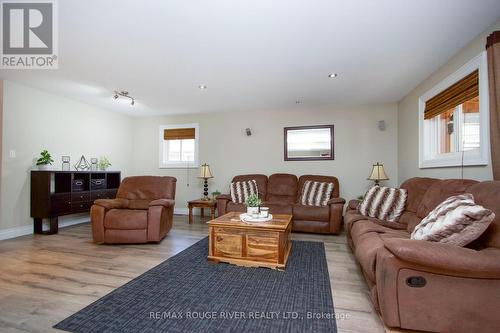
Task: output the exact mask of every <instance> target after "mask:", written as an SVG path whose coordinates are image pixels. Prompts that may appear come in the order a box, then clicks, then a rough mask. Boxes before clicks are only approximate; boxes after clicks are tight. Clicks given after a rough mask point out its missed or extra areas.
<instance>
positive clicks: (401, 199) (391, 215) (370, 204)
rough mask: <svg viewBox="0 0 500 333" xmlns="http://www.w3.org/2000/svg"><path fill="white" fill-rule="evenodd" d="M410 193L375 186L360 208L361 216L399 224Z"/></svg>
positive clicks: (367, 194)
mask: <svg viewBox="0 0 500 333" xmlns="http://www.w3.org/2000/svg"><path fill="white" fill-rule="evenodd" d="M407 196H408V193H407V191H406V190H404V189H399V188H392V187H384V186H373V187H372V188H370V189H369V190H368V192H366V194H365V197H364V199H363V201H362V202H361V203H360V204H359V206H358V212H359V213H360V214H361V215H365V216H369V217H373V218H376V219H379V220H384V221H388V222H397V221H398V220H399V218H400V217H401V215H402V214H403V212H404V210H405V206H406V198H407Z"/></svg>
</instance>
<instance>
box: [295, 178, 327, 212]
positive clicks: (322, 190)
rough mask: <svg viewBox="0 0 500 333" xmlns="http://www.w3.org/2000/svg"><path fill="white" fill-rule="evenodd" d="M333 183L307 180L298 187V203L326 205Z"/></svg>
mask: <svg viewBox="0 0 500 333" xmlns="http://www.w3.org/2000/svg"><path fill="white" fill-rule="evenodd" d="M333 186H334V185H333V183H327V182H317V181H313V180H307V181H305V182H304V185H303V186H302V188H300V196H299V203H300V204H301V205H304V206H319V207H321V206H326V204H327V202H328V200H330V197H331V195H332V192H333Z"/></svg>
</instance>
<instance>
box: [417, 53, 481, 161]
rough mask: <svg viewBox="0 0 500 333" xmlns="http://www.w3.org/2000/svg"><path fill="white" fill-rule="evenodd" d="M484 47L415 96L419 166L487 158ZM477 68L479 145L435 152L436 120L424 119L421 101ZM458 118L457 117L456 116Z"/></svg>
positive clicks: (423, 106) (423, 101)
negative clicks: (465, 148)
mask: <svg viewBox="0 0 500 333" xmlns="http://www.w3.org/2000/svg"><path fill="white" fill-rule="evenodd" d="M487 68H488V67H487V58H486V51H483V52H481V53H480V54H478V55H477V56H475V57H474V58H473V59H471V60H470V61H469V62H467V63H466V64H465V65H463V66H462V67H460V68H459V69H458V70H457V71H456V72H454V73H453V74H451V75H449V76H448V77H447V78H445V79H444V80H442V81H441V82H439V83H438V84H436V85H435V86H434V87H433V88H432V89H430V90H429V91H427V92H426V93H425V94H423V95H422V96H420V97H419V99H418V127H419V139H418V150H419V161H418V162H419V168H420V169H426V168H441V167H456V166H461V165H462V164H463V165H464V166H472V165H488V163H489V160H490V154H489V152H490V138H489V96H488V70H487ZM475 70H478V71H479V131H480V148H479V149H473V150H468V151H463V152H462V151H459V152H453V153H446V154H437V153H436V150H437V145H438V136H437V135H436V133H437V130H436V128H435V126H436V124H435V123H436V122H432V121H430V120H424V110H425V101H428V100H429V99H430V98H432V97H434V96H436V95H437V94H439V93H440V92H442V91H443V90H445V89H447V88H448V87H450V86H451V85H453V84H454V83H456V82H458V81H459V80H461V79H463V78H464V77H465V76H467V75H469V74H470V73H472V72H473V71H475ZM459 121H460V122H461V120H459Z"/></svg>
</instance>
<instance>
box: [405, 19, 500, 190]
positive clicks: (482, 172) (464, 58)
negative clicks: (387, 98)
mask: <svg viewBox="0 0 500 333" xmlns="http://www.w3.org/2000/svg"><path fill="white" fill-rule="evenodd" d="M494 30H500V20H499V21H497V22H496V23H495V24H494V25H492V26H491V27H490V28H489V29H487V30H486V31H485V32H483V33H482V34H480V35H479V36H477V37H476V38H475V39H474V40H472V41H471V42H470V43H469V44H468V45H467V46H465V47H464V48H463V49H462V50H460V51H459V52H458V53H457V54H456V55H455V56H453V57H452V58H451V59H450V60H449V61H448V62H447V63H446V64H445V65H443V66H442V67H441V68H439V69H438V70H437V71H436V72H434V73H433V74H432V75H431V76H430V77H429V78H427V79H426V80H424V81H423V82H422V83H420V84H419V85H418V86H417V87H416V88H415V89H414V90H412V91H411V92H410V93H409V94H408V95H406V96H405V97H404V98H403V99H402V100H401V101H400V102H399V104H398V129H399V131H398V132H399V134H398V174H399V181H400V182H402V181H404V180H405V179H408V178H410V177H415V176H422V177H436V178H460V177H461V168H460V167H447V168H431V169H419V167H418V98H419V97H420V96H421V95H423V94H424V93H425V92H426V91H428V90H430V89H431V88H432V87H434V86H435V85H436V84H438V83H439V82H440V81H442V80H443V79H445V78H446V77H447V76H449V75H450V74H452V73H454V72H455V71H456V70H458V69H459V68H460V67H461V66H463V65H464V64H465V63H467V62H468V61H469V60H471V59H472V58H474V57H475V56H476V55H478V54H479V53H481V52H482V51H484V49H485V45H486V36H488V35H489V34H490V33H491V32H492V31H494ZM488 144H489V143H488ZM464 178H470V179H477V180H490V179H492V170H491V164H490V165H487V166H472V167H465V168H464Z"/></svg>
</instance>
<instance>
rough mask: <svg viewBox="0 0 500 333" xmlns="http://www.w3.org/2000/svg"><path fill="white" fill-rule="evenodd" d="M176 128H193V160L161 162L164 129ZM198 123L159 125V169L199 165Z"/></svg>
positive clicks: (194, 167)
mask: <svg viewBox="0 0 500 333" xmlns="http://www.w3.org/2000/svg"><path fill="white" fill-rule="evenodd" d="M177 128H194V161H192V162H179V161H169V162H167V163H164V162H163V153H164V149H163V144H164V141H165V139H164V131H165V130H167V129H177ZM199 133H200V131H199V125H198V124H197V123H193V124H172V125H160V129H159V137H158V138H159V141H158V146H159V147H158V158H159V161H158V168H159V169H186V168H190V169H196V168H198V167H199V159H198V153H199Z"/></svg>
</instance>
